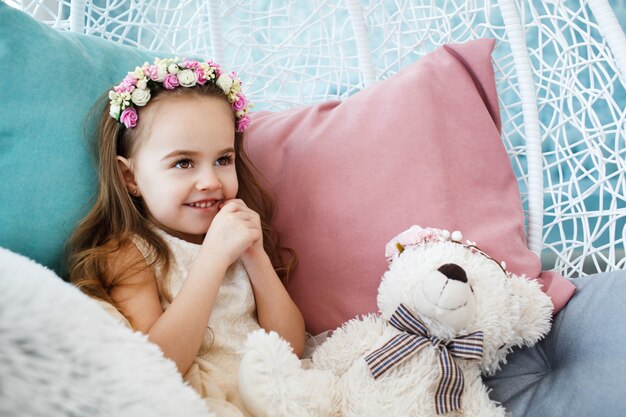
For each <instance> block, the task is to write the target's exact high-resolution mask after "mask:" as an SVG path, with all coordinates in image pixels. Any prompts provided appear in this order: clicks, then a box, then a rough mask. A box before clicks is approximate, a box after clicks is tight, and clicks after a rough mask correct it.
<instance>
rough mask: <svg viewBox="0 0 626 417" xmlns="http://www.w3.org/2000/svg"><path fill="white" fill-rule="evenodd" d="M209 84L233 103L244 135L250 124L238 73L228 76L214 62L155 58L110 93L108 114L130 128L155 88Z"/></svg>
mask: <svg viewBox="0 0 626 417" xmlns="http://www.w3.org/2000/svg"><path fill="white" fill-rule="evenodd" d="M206 83H211V84H215V85H216V86H218V87H219V88H220V89H221V90H222V91H223V92H224V95H225V96H226V98H227V99H228V102H229V103H230V106H231V108H232V109H233V112H234V113H235V118H236V122H237V125H236V130H237V132H243V131H244V130H245V129H246V128H247V127H248V125H249V124H250V116H249V115H248V111H249V108H250V107H252V103H250V102H248V100H247V99H246V97H245V96H244V95H243V93H242V91H241V81H240V80H239V78H237V74H235V72H232V73H230V74H227V73H226V72H224V71H222V69H221V68H220V66H219V65H218V64H216V63H215V62H213V61H205V62H200V61H195V60H190V59H187V58H185V59H183V61H182V62H181V61H179V59H178V58H166V59H159V58H155V60H154V64H152V65H150V64H148V63H147V62H146V63H144V64H143V65H142V66H141V67H135V70H134V71H132V72H129V73H128V75H126V77H124V79H123V80H122V82H121V83H119V84H118V85H116V86H115V87H113V89H112V90H110V91H109V100H111V101H110V108H109V114H110V115H111V117H113V118H114V119H115V120H117V121H118V122H120V123H121V124H123V125H124V126H126V128H127V129H130V128H133V127H135V126H137V120H138V115H137V109H136V107H142V106H145V105H146V104H147V103H148V101H149V100H150V97H151V96H150V91H151V90H152V89H153V88H155V87H156V86H161V87H163V88H165V89H167V90H174V89H175V88H178V87H193V86H195V85H204V84H206Z"/></svg>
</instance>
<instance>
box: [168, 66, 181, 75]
mask: <svg viewBox="0 0 626 417" xmlns="http://www.w3.org/2000/svg"><path fill="white" fill-rule="evenodd" d="M167 72H169V73H170V74H177V73H178V64H170V65H168V67H167Z"/></svg>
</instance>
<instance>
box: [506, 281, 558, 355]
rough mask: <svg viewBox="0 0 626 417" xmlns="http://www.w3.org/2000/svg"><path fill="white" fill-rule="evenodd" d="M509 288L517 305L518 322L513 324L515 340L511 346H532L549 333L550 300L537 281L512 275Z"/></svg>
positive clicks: (551, 307)
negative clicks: (518, 311) (518, 312)
mask: <svg viewBox="0 0 626 417" xmlns="http://www.w3.org/2000/svg"><path fill="white" fill-rule="evenodd" d="M509 282H510V288H511V293H512V296H513V298H515V299H516V300H515V301H516V302H517V303H519V308H520V314H519V320H518V321H517V322H516V323H514V324H513V331H514V333H515V336H516V338H515V340H514V341H513V343H512V345H518V346H522V345H527V346H530V345H533V344H535V343H536V342H538V341H539V340H541V339H542V338H543V337H544V336H545V335H546V334H547V333H548V331H550V327H551V319H552V309H553V305H552V300H551V299H550V297H549V296H548V295H546V294H545V293H544V292H543V291H542V290H541V286H540V284H539V282H538V281H536V280H531V279H528V278H526V277H523V276H517V275H512V276H511V279H510V281H509Z"/></svg>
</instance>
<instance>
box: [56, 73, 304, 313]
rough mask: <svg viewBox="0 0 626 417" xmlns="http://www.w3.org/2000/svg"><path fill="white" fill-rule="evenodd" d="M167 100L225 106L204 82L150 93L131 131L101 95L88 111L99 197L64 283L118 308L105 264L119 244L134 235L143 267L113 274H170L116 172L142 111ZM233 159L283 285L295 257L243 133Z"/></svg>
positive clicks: (160, 246) (140, 132) (164, 253)
mask: <svg viewBox="0 0 626 417" xmlns="http://www.w3.org/2000/svg"><path fill="white" fill-rule="evenodd" d="M172 96H195V97H215V98H217V99H222V100H224V101H226V102H227V98H226V96H225V95H224V94H223V92H222V91H221V90H220V89H219V87H217V86H215V85H214V84H211V83H207V84H205V85H196V86H194V87H190V88H177V89H174V90H166V89H163V88H155V89H152V90H151V99H150V102H149V103H148V104H147V105H146V106H145V107H142V108H139V109H138V114H140V115H141V113H145V114H144V116H143V117H140V121H139V123H138V124H137V126H136V127H135V128H133V129H126V128H125V127H124V126H123V125H121V124H120V123H119V122H117V121H116V120H115V119H113V118H112V117H111V116H110V115H109V106H108V103H107V100H108V96H105V95H103V96H102V97H101V98H100V99H99V100H98V102H97V103H96V106H95V107H94V110H93V112H92V118H93V117H95V118H97V117H99V122H98V127H97V131H96V134H95V143H94V151H95V156H96V160H97V165H98V193H97V196H96V199H95V203H94V205H93V207H92V208H91V210H90V211H89V213H88V214H87V215H86V216H85V217H84V218H83V219H82V221H81V222H80V223H79V224H78V226H77V227H76V229H75V231H74V233H73V234H72V236H71V238H70V240H69V243H68V248H67V254H68V255H67V257H68V266H69V279H70V281H71V282H72V283H74V284H75V285H76V286H77V287H79V288H80V289H81V290H82V291H83V292H84V293H86V294H88V295H90V296H92V297H95V298H98V299H101V300H104V301H107V302H109V303H111V304H113V305H115V306H116V307H118V308H119V306H117V305H116V303H115V302H114V300H113V299H112V298H111V290H112V289H113V288H114V287H115V286H117V285H122V284H123V282H122V277H121V273H119V274H117V276H113V275H114V274H113V272H112V271H111V269H110V268H109V264H110V261H111V259H112V258H111V257H112V255H113V254H114V253H116V252H117V251H119V250H120V249H121V248H122V247H124V245H128V244H132V241H131V238H132V237H133V236H140V237H141V238H142V239H143V240H144V241H145V242H146V243H147V244H148V247H149V249H150V252H151V253H150V256H148V259H146V260H145V261H146V262H144V260H137V261H135V262H134V263H133V264H132V265H131V264H129V265H124V266H123V267H122V268H118V269H120V270H121V271H128V270H131V271H138V270H140V269H141V268H143V267H158V268H159V269H160V270H161V271H162V272H163V273H162V274H161V275H163V276H165V275H166V274H167V271H168V269H169V265H170V260H171V253H170V250H169V249H168V246H167V244H166V243H165V241H164V240H163V239H162V238H161V237H160V236H159V235H158V234H156V233H155V232H154V230H152V228H151V226H150V223H149V221H148V217H147V214H148V213H147V209H146V207H145V206H144V204H143V200H142V199H141V198H140V197H133V196H131V195H130V194H129V193H128V190H127V188H126V185H125V182H124V180H123V178H122V174H121V171H120V169H119V167H118V161H117V156H118V155H119V156H123V157H126V158H130V157H132V155H133V153H134V152H135V151H136V148H137V144H138V143H140V141H141V140H142V139H144V137H145V135H146V131H147V130H149V125H150V123H149V120H150V117H149V116H150V114H149V113H146V111H147V110H148V109H149V108H150V107H151V106H152V105H154V103H156V102H158V101H160V100H166V99H167V98H168V97H172ZM146 116H147V117H146ZM142 122H143V123H142ZM233 123H235V117H234V115H233ZM235 154H236V156H235V168H236V172H237V178H238V182H239V191H238V193H237V197H238V198H241V199H242V200H243V201H244V202H245V203H246V205H248V207H250V208H251V209H252V210H254V211H256V212H257V213H258V214H259V215H260V217H261V225H262V229H263V245H264V248H265V251H266V252H267V254H268V256H269V258H270V260H271V262H272V265H273V266H274V269H275V270H276V273H277V274H278V276H279V277H280V279H281V281H282V282H283V283H286V282H287V280H288V278H289V274H290V272H291V271H292V270H293V268H294V267H295V265H296V263H297V256H296V254H295V252H294V251H293V250H292V249H290V248H286V247H282V246H280V244H279V237H278V234H277V233H276V232H275V230H274V229H273V228H272V221H273V219H274V216H275V201H274V198H273V196H272V195H271V194H270V193H269V192H268V191H267V190H266V189H265V188H264V187H263V186H262V185H261V184H260V183H259V181H258V180H257V178H256V175H258V171H257V170H256V169H255V168H254V166H253V164H252V163H251V161H250V160H249V159H248V156H247V155H246V153H245V150H244V146H243V133H240V132H236V133H235ZM145 265H147V266H145ZM137 268H139V269H137ZM157 286H158V288H159V293H160V294H161V296H162V297H164V298H165V299H167V300H169V301H171V294H169V292H168V290H167V287H166V286H165V285H164V283H162V282H159V281H158V280H157Z"/></svg>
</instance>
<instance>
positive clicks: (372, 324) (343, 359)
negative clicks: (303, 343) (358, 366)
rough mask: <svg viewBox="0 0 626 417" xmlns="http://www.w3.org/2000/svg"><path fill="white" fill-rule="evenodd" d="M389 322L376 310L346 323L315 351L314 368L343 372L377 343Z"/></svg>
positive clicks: (335, 372)
mask: <svg viewBox="0 0 626 417" xmlns="http://www.w3.org/2000/svg"><path fill="white" fill-rule="evenodd" d="M386 326H387V325H386V322H385V321H384V320H383V319H382V318H381V317H380V316H378V315H373V314H371V315H367V316H364V317H362V318H360V319H359V318H356V319H352V320H350V321H348V322H346V323H344V324H343V325H342V326H341V327H340V328H338V329H337V330H335V331H334V332H333V334H332V336H331V337H330V338H328V339H327V340H326V341H325V342H324V343H322V344H321V345H320V346H319V347H318V348H317V350H316V351H315V353H314V354H313V357H312V360H313V364H314V366H315V368H317V369H323V370H329V371H331V372H333V373H334V374H335V375H337V376H341V375H343V374H344V373H345V372H346V371H347V370H348V369H349V368H350V367H351V366H352V365H353V364H354V362H355V361H357V360H359V359H360V358H361V357H362V356H363V355H365V354H366V353H367V352H369V351H371V350H372V349H373V348H375V347H376V342H377V341H378V340H379V339H380V337H381V336H382V334H383V332H384V329H385V328H386Z"/></svg>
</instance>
